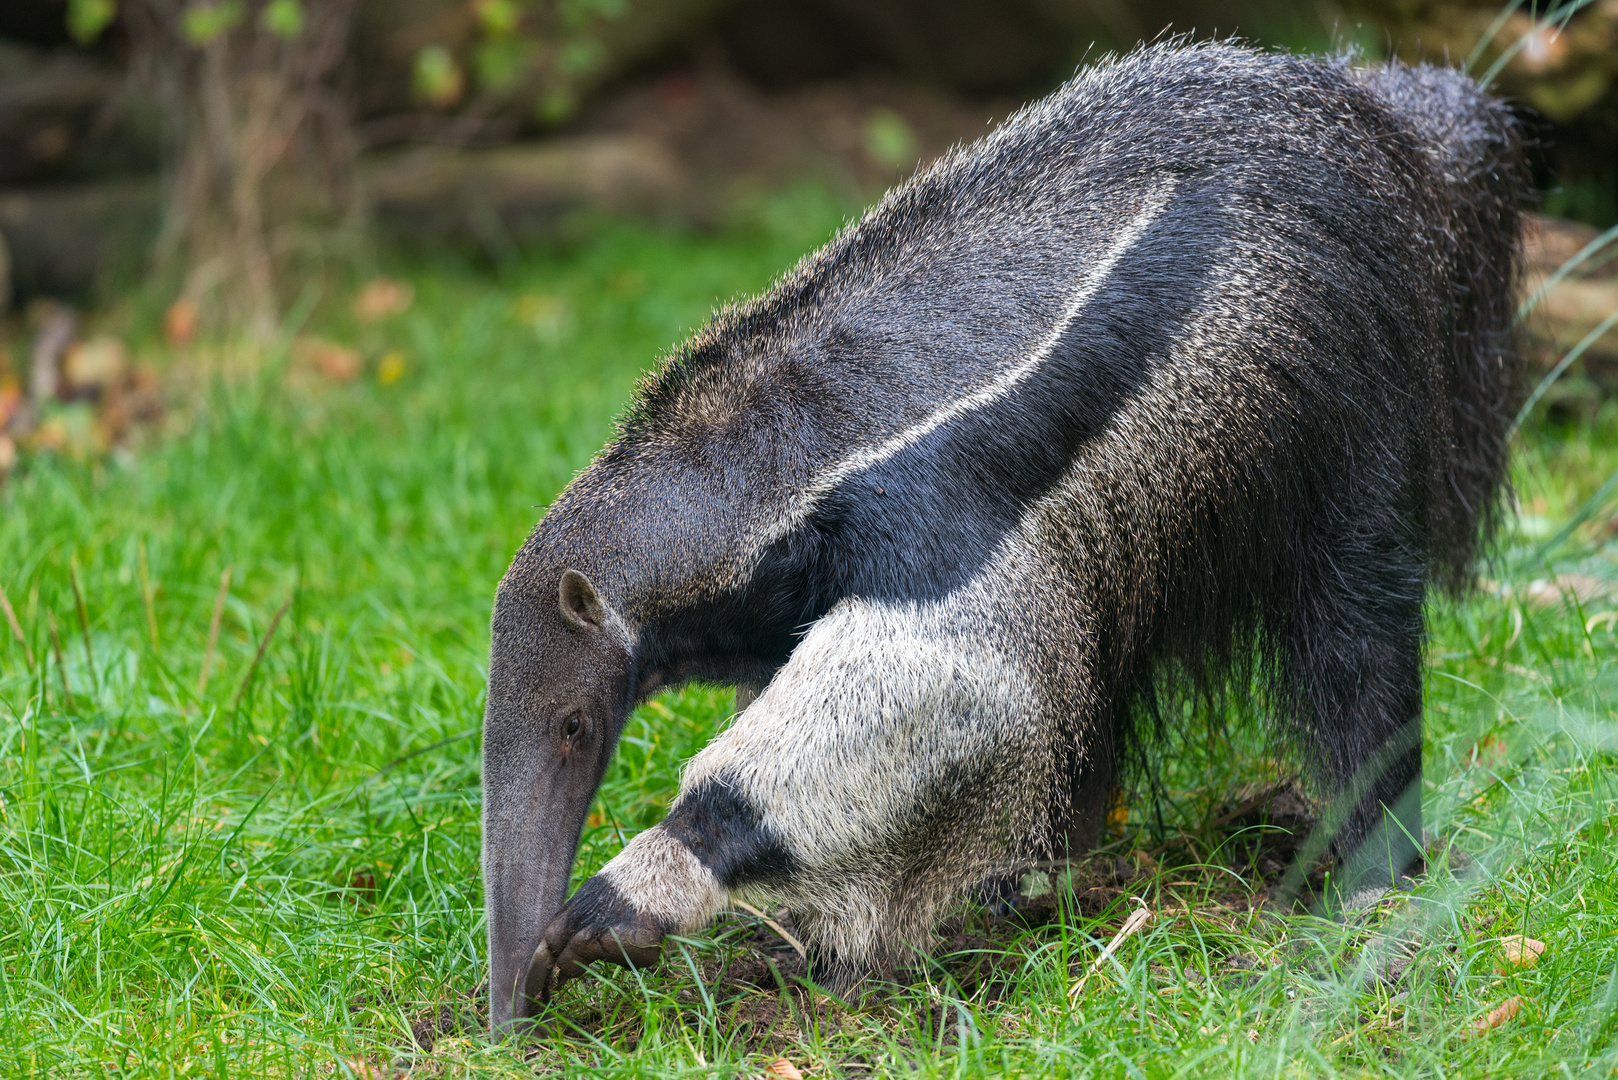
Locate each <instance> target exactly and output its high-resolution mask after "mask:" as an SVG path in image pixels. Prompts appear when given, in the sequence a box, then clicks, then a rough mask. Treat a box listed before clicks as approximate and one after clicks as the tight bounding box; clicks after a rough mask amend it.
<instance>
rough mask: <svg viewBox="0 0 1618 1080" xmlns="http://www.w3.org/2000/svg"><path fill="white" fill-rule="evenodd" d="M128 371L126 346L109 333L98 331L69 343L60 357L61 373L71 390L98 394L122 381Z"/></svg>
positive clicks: (127, 350)
mask: <svg viewBox="0 0 1618 1080" xmlns="http://www.w3.org/2000/svg"><path fill="white" fill-rule="evenodd" d="M128 371H129V349H128V348H127V347H125V345H124V343H123V341H122V340H120V339H119V338H116V337H113V336H112V335H111V334H97V335H96V336H95V337H93V338H91V339H90V340H88V341H81V342H78V343H77V344H75V345H73V346H71V347H70V348H69V349H68V350H67V353H66V355H64V356H63V358H62V374H63V375H65V376H66V377H67V388H68V390H69V391H70V392H72V393H74V394H101V393H105V392H106V391H107V390H109V389H111V388H112V387H114V386H118V385H120V384H122V383H123V381H124V376H125V375H126V374H127V373H128Z"/></svg>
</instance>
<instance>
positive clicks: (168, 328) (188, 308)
mask: <svg viewBox="0 0 1618 1080" xmlns="http://www.w3.org/2000/svg"><path fill="white" fill-rule="evenodd" d="M201 315H202V312H201V311H199V310H198V309H197V302H196V301H195V300H192V299H191V298H190V297H188V296H182V297H180V298H179V299H178V300H176V301H174V303H172V304H170V305H169V309H168V310H167V311H165V312H164V313H163V336H164V337H165V338H166V339H168V343H169V344H170V345H176V346H179V345H189V344H191V339H192V338H194V337H196V336H197V320H198V319H199V318H200V317H201Z"/></svg>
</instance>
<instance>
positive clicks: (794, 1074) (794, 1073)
mask: <svg viewBox="0 0 1618 1080" xmlns="http://www.w3.org/2000/svg"><path fill="white" fill-rule="evenodd" d="M764 1072H765V1074H766V1075H769V1076H777V1077H780V1080H803V1073H801V1072H799V1071H798V1067H797V1066H796V1065H794V1064H792V1062H790V1061H788V1060H787V1059H786V1058H784V1057H778V1058H776V1059H775V1060H774V1061H772V1062H770V1063H769V1064H768V1065H766V1066H764Z"/></svg>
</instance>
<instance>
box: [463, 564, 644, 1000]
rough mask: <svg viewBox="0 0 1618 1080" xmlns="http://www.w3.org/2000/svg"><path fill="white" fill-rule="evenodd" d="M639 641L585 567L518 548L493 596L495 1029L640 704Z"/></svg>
mask: <svg viewBox="0 0 1618 1080" xmlns="http://www.w3.org/2000/svg"><path fill="white" fill-rule="evenodd" d="M632 646H633V642H632V639H631V637H630V634H629V631H628V630H627V629H626V627H625V625H624V623H623V621H622V620H621V619H620V618H619V617H618V615H617V614H616V612H614V610H613V609H612V606H611V605H610V604H609V603H608V602H607V601H606V600H605V598H603V597H602V596H601V594H600V593H598V592H597V590H596V588H595V586H594V585H592V584H591V583H590V580H589V579H588V578H587V577H585V575H584V574H582V573H580V572H579V571H577V570H572V569H549V570H547V569H540V568H537V567H535V566H534V565H533V563H532V562H531V561H530V560H526V559H524V558H523V557H521V556H519V558H518V560H517V562H515V563H514V564H513V565H512V568H511V570H510V571H509V572H508V573H507V574H506V577H505V579H504V580H502V581H501V583H500V589H499V592H498V593H497V594H496V596H495V603H494V619H493V627H492V645H491V649H490V656H489V699H488V705H487V708H486V711H485V713H484V720H483V885H484V904H485V907H486V909H487V911H488V919H489V1010H490V1022H491V1026H492V1027H493V1028H494V1030H495V1031H496V1032H500V1031H502V1030H505V1029H507V1028H509V1027H510V1026H511V1025H512V1023H513V1021H515V1020H517V1019H520V1018H522V1017H524V1016H526V1015H528V1013H529V1003H528V1002H527V1000H526V999H525V997H524V995H523V993H522V988H523V982H524V978H525V976H526V975H527V972H528V965H529V961H530V960H531V959H532V957H533V955H534V949H535V948H536V947H537V946H538V945H539V942H540V939H541V936H542V935H543V934H544V931H545V927H546V925H547V924H548V923H549V922H550V920H551V918H552V916H554V915H555V914H556V913H557V911H558V910H559V909H560V908H561V906H562V901H563V899H564V897H565V896H566V893H567V884H568V875H569V874H570V873H571V871H572V868H573V856H574V854H575V853H576V851H577V848H578V843H579V833H580V831H581V830H582V829H583V827H584V818H585V814H586V813H587V812H588V810H589V808H590V804H591V802H592V801H594V799H595V794H596V788H597V787H598V786H599V785H600V783H601V776H602V773H603V772H605V770H606V767H607V762H608V761H609V760H610V759H611V757H612V752H613V749H614V747H615V746H616V745H617V742H618V734H619V732H620V730H621V729H622V727H623V722H624V718H625V716H626V715H627V713H628V711H629V707H630V704H631V697H632V695H631V693H630V688H629V685H628V684H629V678H630V659H631V650H632Z"/></svg>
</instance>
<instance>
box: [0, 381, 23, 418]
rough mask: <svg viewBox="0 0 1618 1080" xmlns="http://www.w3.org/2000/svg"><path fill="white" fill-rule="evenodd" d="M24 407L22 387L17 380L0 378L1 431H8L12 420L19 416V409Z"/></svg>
mask: <svg viewBox="0 0 1618 1080" xmlns="http://www.w3.org/2000/svg"><path fill="white" fill-rule="evenodd" d="M21 405H22V387H21V386H19V385H18V384H17V380H16V379H13V378H11V377H10V376H6V377H4V378H0V431H4V430H5V429H6V425H7V424H9V423H11V418H12V417H13V416H15V415H17V409H18V408H20V407H21Z"/></svg>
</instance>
